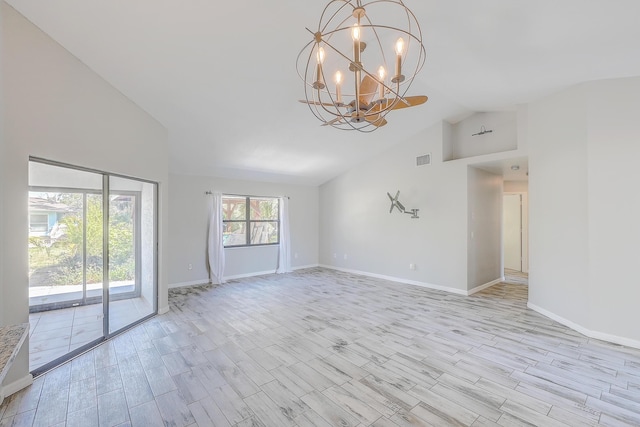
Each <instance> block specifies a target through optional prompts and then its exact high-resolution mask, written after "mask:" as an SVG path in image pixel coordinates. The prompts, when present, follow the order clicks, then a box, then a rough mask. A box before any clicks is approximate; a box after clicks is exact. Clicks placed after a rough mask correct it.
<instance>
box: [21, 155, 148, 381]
mask: <svg viewBox="0 0 640 427" xmlns="http://www.w3.org/2000/svg"><path fill="white" fill-rule="evenodd" d="M29 162H36V163H41V164H46V165H50V166H56V167H61V168H67V169H72V170H77V171H83V172H89V173H94V174H98V175H101V176H102V220H103V223H102V227H103V228H102V232H103V240H102V250H103V253H102V265H103V269H102V310H103V322H102V337H100V338H97V339H95V340H93V341H90V342H88V343H87V344H85V345H82V346H80V347H78V348H76V349H74V350H72V351H70V352H69V353H67V354H65V355H64V356H61V357H58V358H56V359H54V360H52V361H50V362H48V363H46V364H44V365H42V366H40V367H39V368H37V369H34V370H33V371H31V374H32V375H33V376H34V377H35V376H38V375H40V374H42V373H44V372H46V371H48V370H49V369H52V368H54V367H56V366H58V365H60V364H62V363H64V362H66V361H67V360H70V359H72V358H74V357H76V356H78V355H80V354H82V353H84V352H86V351H87V350H89V349H91V348H93V347H95V346H97V345H98V344H100V343H102V342H104V341H106V340H108V339H110V338H113V337H114V336H116V335H118V334H120V333H122V332H124V331H126V330H128V329H130V328H133V327H134V326H137V325H139V324H140V323H142V322H144V321H146V320H148V319H150V318H152V317H154V316H156V315H157V314H158V298H159V292H158V231H159V224H158V218H159V215H158V209H159V199H158V194H159V184H158V182H156V181H151V180H147V179H142V178H136V177H132V176H127V175H123V174H118V173H111V172H106V171H102V170H98V169H92V168H87V167H82V166H76V165H71V164H68V163H63V162H58V161H53V160H48V159H43V158H40V157H35V156H29ZM110 177H118V178H124V179H128V180H132V181H137V182H142V183H146V184H151V185H152V186H153V203H154V209H153V239H152V245H153V248H152V254H153V259H152V263H153V264H152V269H153V270H152V271H153V286H154V296H153V301H152V305H153V310H152V312H151V313H150V314H148V315H146V316H143V317H141V318H140V319H138V320H136V321H134V322H132V323H130V324H128V325H126V326H124V327H122V328H120V329H118V330H115V331H113V332H109V324H110V323H109V322H110V319H109V308H110V306H109V302H110V295H109V294H110V293H109V202H110V200H109V196H110V194H111V193H110V188H109V178H110ZM29 188H31V187H29ZM33 188H40V189H42V188H45V187H42V186H34V187H33ZM46 188H53V187H46ZM68 190H72V189H68ZM81 192H83V193H84V195H83V199H84V202H85V206H84V207H83V210H84V211H85V212H83V223H84V225H83V227H84V228H85V232H84V234H85V242H84V243H83V246H85V247H84V248H83V252H84V253H83V270H85V269H86V195H87V194H88V193H95V194H100V192H92V191H88V190H81ZM122 193H123V194H124V193H129V194H133V193H137V192H124V191H123V192H122ZM135 200H136V206H135V210H136V215H135V217H136V219H137V220H138V224H135V228H134V235H135V237H134V238H135V240H136V244H135V255H134V256H135V262H136V268H135V282H136V284H135V286H134V293H135V294H139V293H140V292H141V291H140V289H141V286H142V284H141V273H140V271H141V264H140V262H141V257H142V255H141V252H142V251H141V243H140V241H141V231H140V229H141V221H140V219H139V218H140V217H141V203H142V196H141V193H140V194H139V195H138V194H136V198H135ZM85 274H86V272H85V271H83V276H84V275H85ZM85 299H86V278H84V277H83V301H84V300H85ZM113 300H114V301H115V300H116V298H114V299H113Z"/></svg>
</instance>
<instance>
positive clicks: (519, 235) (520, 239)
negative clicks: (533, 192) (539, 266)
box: [502, 192, 529, 284]
mask: <svg viewBox="0 0 640 427" xmlns="http://www.w3.org/2000/svg"><path fill="white" fill-rule="evenodd" d="M527 196H528V193H527V192H505V193H504V195H503V204H502V208H503V215H502V227H503V229H502V237H503V245H502V247H503V267H504V276H505V281H506V282H509V283H518V284H528V279H529V254H528V245H529V244H528V240H529V238H528V228H529V224H528V197H527Z"/></svg>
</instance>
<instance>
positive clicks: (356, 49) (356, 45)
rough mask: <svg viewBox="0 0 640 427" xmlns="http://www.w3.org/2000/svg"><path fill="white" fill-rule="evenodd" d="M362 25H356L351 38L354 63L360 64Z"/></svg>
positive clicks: (352, 29)
mask: <svg viewBox="0 0 640 427" xmlns="http://www.w3.org/2000/svg"><path fill="white" fill-rule="evenodd" d="M361 36H362V34H360V25H358V24H354V25H353V27H352V28H351V38H352V39H353V62H355V63H359V62H360V37H361Z"/></svg>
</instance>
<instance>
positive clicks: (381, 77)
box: [378, 65, 387, 99]
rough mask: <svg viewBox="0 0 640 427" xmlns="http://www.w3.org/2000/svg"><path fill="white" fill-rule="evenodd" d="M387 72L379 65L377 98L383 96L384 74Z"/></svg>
mask: <svg viewBox="0 0 640 427" xmlns="http://www.w3.org/2000/svg"><path fill="white" fill-rule="evenodd" d="M386 74H387V72H386V71H385V69H384V67H383V66H382V65H381V66H380V68H378V78H379V83H378V98H380V99H382V98H384V77H385V76H386Z"/></svg>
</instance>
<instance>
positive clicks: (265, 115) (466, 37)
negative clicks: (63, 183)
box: [7, 0, 640, 184]
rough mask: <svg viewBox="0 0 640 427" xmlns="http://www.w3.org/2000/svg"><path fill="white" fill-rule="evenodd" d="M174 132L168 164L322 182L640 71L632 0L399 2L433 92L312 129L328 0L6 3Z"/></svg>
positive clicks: (416, 89) (639, 20) (424, 87)
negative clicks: (454, 123) (439, 134)
mask: <svg viewBox="0 0 640 427" xmlns="http://www.w3.org/2000/svg"><path fill="white" fill-rule="evenodd" d="M7 2H8V3H9V4H11V5H12V6H13V7H15V8H16V9H17V10H18V11H19V12H21V13H22V14H23V15H24V16H26V17H27V18H28V19H29V20H30V21H32V22H33V23H34V24H36V25H37V26H38V27H40V28H41V29H42V30H44V31H45V32H46V33H47V34H49V35H50V36H51V37H52V38H53V39H54V40H56V41H57V42H59V43H60V44H61V45H62V46H64V47H65V48H66V49H68V50H69V51H70V52H71V53H72V54H73V55H75V56H76V57H78V58H79V59H80V60H81V61H82V62H84V63H85V64H87V65H88V66H89V67H90V68H92V69H93V70H95V71H96V72H97V73H98V74H100V75H101V76H102V77H104V78H105V79H106V80H107V81H109V82H110V83H111V84H112V85H113V86H115V87H116V88H117V89H118V90H120V91H121V92H122V93H123V94H125V95H126V96H127V97H129V98H130V99H131V100H133V101H134V102H135V103H137V104H138V105H139V106H140V107H142V108H143V109H144V110H146V111H147V112H149V113H150V114H151V115H152V116H153V117H155V118H156V119H157V120H158V121H160V122H161V123H162V124H163V125H164V126H166V128H167V129H168V131H169V143H170V170H171V171H172V172H174V173H184V174H198V175H211V176H223V177H231V178H244V179H263V180H273V181H282V182H292V183H304V184H320V183H323V182H325V181H327V180H328V179H331V178H332V177H334V176H336V175H338V174H339V173H341V172H343V171H345V170H348V169H349V168H350V167H352V166H353V165H355V164H357V163H359V162H361V161H363V160H365V159H367V158H369V157H371V156H373V155H375V154H376V153H380V152H382V151H384V150H386V149H389V148H390V147H392V146H393V145H394V144H398V143H400V142H402V141H403V140H404V139H406V138H407V137H410V136H412V135H415V134H417V133H419V132H420V131H421V130H422V129H424V128H427V127H429V126H431V125H432V124H434V123H436V122H438V121H439V120H443V119H445V120H456V119H457V118H460V117H464V116H466V115H468V114H470V113H472V112H475V111H497V110H507V109H513V108H514V106H515V105H517V104H519V103H526V102H529V101H532V100H534V99H537V98H540V97H542V96H545V95H547V94H549V93H552V92H555V91H557V90H559V89H562V88H564V87H567V86H569V85H573V84H576V83H579V82H583V81H589V80H596V79H603V78H615V77H626V76H635V75H640V1H638V0H535V1H527V2H525V1H521V0H483V1H474V0H406V1H405V4H406V5H407V6H408V7H410V8H411V9H412V10H413V12H414V13H415V15H416V16H417V19H418V21H419V22H420V24H421V26H422V31H423V34H424V38H425V45H426V49H427V62H426V65H425V67H424V68H423V71H422V73H421V74H420V76H419V78H418V79H417V80H416V81H415V82H414V85H413V86H412V88H411V91H410V92H411V94H416V95H417V94H424V95H428V96H429V101H428V102H427V103H426V104H424V105H422V106H420V107H415V108H411V109H404V110H402V111H394V112H392V113H391V114H390V115H389V116H387V119H388V121H389V124H388V125H387V126H385V127H383V128H380V129H379V130H377V131H376V132H374V133H371V134H360V133H357V132H346V131H339V130H336V129H333V128H330V127H321V126H319V122H318V121H317V119H316V118H315V117H314V116H313V115H312V114H311V113H310V112H309V109H308V107H307V106H305V105H303V104H300V103H298V102H297V100H298V99H300V98H302V97H303V85H302V82H301V81H300V79H299V78H298V75H297V73H296V69H295V61H296V56H297V54H298V52H299V50H300V49H301V48H302V47H303V46H304V44H306V43H307V42H308V41H309V40H310V35H309V33H308V32H307V31H306V30H305V27H309V28H314V27H316V26H317V22H318V19H319V15H320V13H321V11H322V9H323V7H324V6H325V4H326V2H325V0H313V1H308V0H307V1H300V0H271V1H253V2H237V1H227V2H222V1H219V0H127V1H124V0H120V1H114V0H112V1H104V0H100V1H99V0H47V1H42V0H7Z"/></svg>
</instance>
